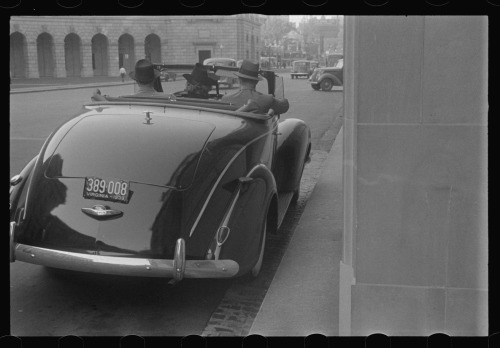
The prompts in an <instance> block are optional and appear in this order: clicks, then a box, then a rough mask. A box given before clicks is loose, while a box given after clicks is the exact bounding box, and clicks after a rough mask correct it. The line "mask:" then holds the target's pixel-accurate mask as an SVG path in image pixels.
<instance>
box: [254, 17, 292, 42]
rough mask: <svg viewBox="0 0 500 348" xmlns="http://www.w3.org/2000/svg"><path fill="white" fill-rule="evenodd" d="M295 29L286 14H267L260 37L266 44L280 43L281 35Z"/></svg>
mask: <svg viewBox="0 0 500 348" xmlns="http://www.w3.org/2000/svg"><path fill="white" fill-rule="evenodd" d="M293 29H295V27H294V26H293V24H292V23H290V22H289V21H288V19H287V17H286V16H268V17H267V20H266V22H265V23H264V25H263V26H262V38H263V39H264V42H265V43H266V44H274V43H276V44H278V45H279V44H281V42H282V40H283V37H284V36H285V35H286V34H288V33H289V32H290V30H293Z"/></svg>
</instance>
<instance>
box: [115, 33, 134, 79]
mask: <svg viewBox="0 0 500 348" xmlns="http://www.w3.org/2000/svg"><path fill="white" fill-rule="evenodd" d="M118 65H119V66H118V67H117V68H116V70H118V69H119V68H120V67H122V66H123V67H124V68H125V70H127V71H132V70H134V66H135V53H134V38H133V37H132V36H131V35H129V34H123V35H122V36H120V38H119V39H118Z"/></svg>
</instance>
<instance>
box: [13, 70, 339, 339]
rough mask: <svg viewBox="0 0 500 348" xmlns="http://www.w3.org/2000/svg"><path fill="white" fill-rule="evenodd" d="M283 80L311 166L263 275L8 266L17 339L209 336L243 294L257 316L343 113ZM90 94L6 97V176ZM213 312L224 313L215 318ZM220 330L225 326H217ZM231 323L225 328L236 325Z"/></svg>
mask: <svg viewBox="0 0 500 348" xmlns="http://www.w3.org/2000/svg"><path fill="white" fill-rule="evenodd" d="M284 76H285V95H286V96H287V98H288V99H289V101H290V105H291V107H290V110H289V111H288V112H287V113H286V114H284V115H282V118H288V117H293V118H300V119H303V120H304V121H305V122H306V123H307V124H308V125H309V126H310V127H311V132H312V137H313V161H312V162H311V164H309V165H308V166H306V170H305V172H304V178H303V181H302V189H301V198H300V200H299V204H298V205H297V207H296V208H295V209H294V210H293V211H291V212H290V214H287V216H286V218H285V221H284V222H283V228H282V231H280V235H279V236H277V237H271V239H270V241H269V244H268V245H267V246H266V254H265V255H266V256H265V259H264V265H263V267H264V268H265V269H266V271H264V272H263V274H261V276H260V277H259V278H258V279H257V280H256V281H255V282H254V283H250V284H248V283H242V282H241V281H240V280H194V279H185V280H183V281H182V282H181V283H179V284H178V285H176V286H175V287H169V286H168V285H167V282H166V281H165V280H164V279H148V278H141V279H134V278H127V277H110V276H102V275H92V274H80V273H73V272H66V271H57V270H50V269H47V268H44V267H39V266H35V265H30V264H24V263H20V262H15V263H13V264H11V267H10V274H11V276H10V294H11V308H10V320H11V333H12V334H13V335H18V336H33V335H35V336H46V335H50V336H52V335H54V336H64V335H68V334H72V335H79V336H96V335H97V336H107V335H110V336H124V335H127V334H137V335H142V336H186V335H189V334H198V335H200V334H202V333H203V334H204V335H209V334H210V332H211V331H210V330H211V329H210V323H212V325H213V323H214V318H222V319H224V318H226V319H227V320H231V319H230V318H232V317H234V316H229V315H226V316H225V314H224V304H225V303H226V304H227V303H231V301H237V302H239V303H241V302H242V301H241V296H243V297H244V296H247V297H246V299H247V300H248V301H247V302H249V303H253V307H252V306H249V307H252V308H253V309H254V312H255V308H257V310H258V306H259V305H260V302H259V301H261V300H262V298H263V296H264V295H265V291H266V289H267V288H266V287H267V286H268V285H269V284H270V282H271V281H272V279H273V275H274V271H275V269H276V268H277V265H279V262H280V260H281V258H280V255H282V254H283V252H284V250H285V249H286V245H287V241H288V240H289V238H290V237H291V235H292V234H293V228H294V226H295V224H296V223H297V221H298V219H299V218H300V213H301V211H302V210H303V207H304V206H305V204H306V203H307V198H308V197H309V195H310V194H311V193H312V191H313V188H314V184H315V181H316V180H317V177H318V175H319V171H320V169H321V162H322V161H323V159H324V158H325V157H326V152H327V151H328V150H329V149H330V147H331V145H332V143H333V140H334V136H335V134H336V133H335V132H333V131H332V129H333V128H334V125H335V123H334V121H335V120H337V121H338V118H337V117H338V116H339V115H341V113H342V94H343V93H341V92H339V91H332V92H321V91H313V90H312V88H311V87H310V86H309V84H308V83H307V80H305V79H303V80H301V79H294V80H291V79H290V77H289V75H287V74H285V75H284ZM183 84H184V81H182V80H181V81H176V82H166V83H164V84H163V88H164V91H165V92H166V93H170V92H174V91H177V90H181V89H182V87H183ZM92 91H93V88H82V89H71V90H60V91H47V92H37V93H23V94H12V95H11V98H10V101H11V104H10V105H11V110H10V125H11V128H10V137H11V139H10V142H11V143H10V145H11V148H10V164H11V168H10V174H11V176H12V175H14V174H16V173H18V172H19V171H20V170H21V169H22V167H23V166H24V164H26V163H27V162H28V161H29V160H30V159H31V158H32V157H33V156H35V155H36V153H37V152H38V150H39V149H40V147H41V145H42V144H43V141H44V139H45V138H46V137H47V136H48V135H49V134H50V132H51V131H52V130H53V129H54V128H55V127H56V126H57V125H58V124H60V123H62V122H63V121H64V120H65V119H67V118H69V117H71V116H72V114H73V113H75V112H77V111H78V108H79V106H81V105H83V104H84V103H86V102H87V101H89V98H90V95H91V93H92ZM101 91H102V92H103V94H109V95H120V94H130V93H133V86H131V85H119V86H113V87H103V88H101ZM223 92H224V90H223ZM227 92H230V91H227ZM236 293H237V294H238V295H237V296H236V297H235V294H236ZM245 294H246V295H245ZM235 299H236V300H235ZM214 312H217V313H219V314H220V313H222V314H220V315H219V316H217V315H214ZM250 312H252V310H251V309H250V310H249V313H250ZM240 313H241V311H240ZM252 313H253V312H252ZM226 314H227V313H226ZM243 316H244V317H245V318H246V321H244V322H240V324H241V325H240V327H241V328H240V331H234V332H237V333H243V334H244V333H245V331H244V328H245V327H248V325H249V324H251V322H250V321H251V319H252V314H248V313H245V312H243ZM249 322H250V323H249ZM217 324H218V325H219V327H220V326H221V325H222V326H223V324H221V323H220V322H218V323H217ZM233 324H234V323H232V324H231V325H230V326H231V327H234V325H233ZM212 329H213V328H212Z"/></svg>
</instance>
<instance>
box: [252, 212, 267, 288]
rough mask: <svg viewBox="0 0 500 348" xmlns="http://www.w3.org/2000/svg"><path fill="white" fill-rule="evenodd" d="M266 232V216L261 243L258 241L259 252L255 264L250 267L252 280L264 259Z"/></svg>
mask: <svg viewBox="0 0 500 348" xmlns="http://www.w3.org/2000/svg"><path fill="white" fill-rule="evenodd" d="M266 231H267V216H266V217H265V218H264V223H263V226H262V233H261V241H260V252H259V258H258V260H257V263H256V264H255V265H254V266H253V267H252V270H251V271H250V275H251V276H252V278H256V277H257V276H258V275H259V273H260V270H261V269H262V260H263V259H264V248H265V246H266Z"/></svg>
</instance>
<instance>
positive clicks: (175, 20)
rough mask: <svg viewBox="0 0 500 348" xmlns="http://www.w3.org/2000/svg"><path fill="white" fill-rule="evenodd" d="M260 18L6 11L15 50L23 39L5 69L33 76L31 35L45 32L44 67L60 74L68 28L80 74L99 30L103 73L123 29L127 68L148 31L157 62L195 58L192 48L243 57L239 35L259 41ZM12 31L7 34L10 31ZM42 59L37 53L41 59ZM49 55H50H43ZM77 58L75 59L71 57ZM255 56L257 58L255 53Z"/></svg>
mask: <svg viewBox="0 0 500 348" xmlns="http://www.w3.org/2000/svg"><path fill="white" fill-rule="evenodd" d="M261 23H262V18H261V17H260V16H258V15H255V14H241V15H235V16H147V17H146V16H129V17H116V16H66V17H62V16H59V17H52V16H22V17H11V21H10V34H11V38H12V37H15V38H16V39H18V37H19V34H21V36H24V38H25V42H24V43H17V42H16V43H14V45H13V44H11V47H17V50H18V53H20V52H22V51H23V50H22V48H19V47H20V46H22V45H24V46H25V50H24V51H26V54H25V55H26V58H25V63H24V64H25V67H15V68H12V66H13V65H15V62H13V61H12V59H14V57H18V56H19V54H15V55H13V54H11V74H12V73H13V72H14V76H13V77H19V76H16V75H18V74H22V75H24V76H22V77H39V76H40V71H41V72H42V74H44V73H45V70H47V69H45V68H46V67H45V68H44V69H42V68H41V67H40V59H39V55H40V54H39V52H38V51H39V48H38V47H37V38H38V37H39V35H40V34H42V33H46V34H49V35H50V37H52V39H53V46H52V47H51V49H50V50H45V51H49V52H46V54H45V55H46V56H48V57H49V58H50V55H51V54H52V58H53V60H52V61H51V62H50V67H49V68H50V69H48V70H49V71H53V76H54V77H66V76H67V71H66V68H67V67H66V64H65V59H66V58H65V50H64V47H65V45H64V39H65V38H66V36H67V35H68V34H70V33H74V34H76V35H78V37H79V38H80V39H81V60H80V61H81V64H82V66H81V76H93V75H94V71H93V68H92V38H93V37H94V36H95V35H97V34H102V35H104V36H105V37H106V38H107V42H108V56H107V59H108V61H107V67H108V70H107V75H109V76H116V75H117V74H118V69H119V68H120V66H119V61H120V60H119V53H120V52H119V45H118V41H119V38H120V37H122V36H123V35H124V34H128V35H130V36H131V37H132V38H133V51H132V52H130V54H127V56H123V57H124V58H123V59H124V62H123V63H124V66H125V68H126V69H127V70H128V71H130V70H131V69H133V66H134V64H135V61H136V60H138V59H141V58H144V57H145V39H146V37H147V36H148V35H150V34H155V35H157V36H158V37H159V43H160V47H159V50H160V56H161V60H162V61H161V62H155V63H170V64H186V63H194V62H197V61H198V51H199V50H208V51H210V54H211V56H212V57H218V56H220V55H221V54H222V55H223V56H224V57H231V58H235V59H243V58H244V52H245V50H246V49H250V48H249V47H250V43H248V44H247V43H245V42H241V41H242V40H243V38H244V36H245V35H246V34H247V33H249V35H252V33H253V34H254V35H255V36H258V38H259V41H260V26H261ZM14 33H15V34H16V35H14V36H12V34H14ZM221 45H222V46H223V48H222V50H221V48H220V46H221ZM42 60H43V59H42ZM49 60H50V59H49ZM76 61H78V60H76ZM257 61H258V58H257Z"/></svg>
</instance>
